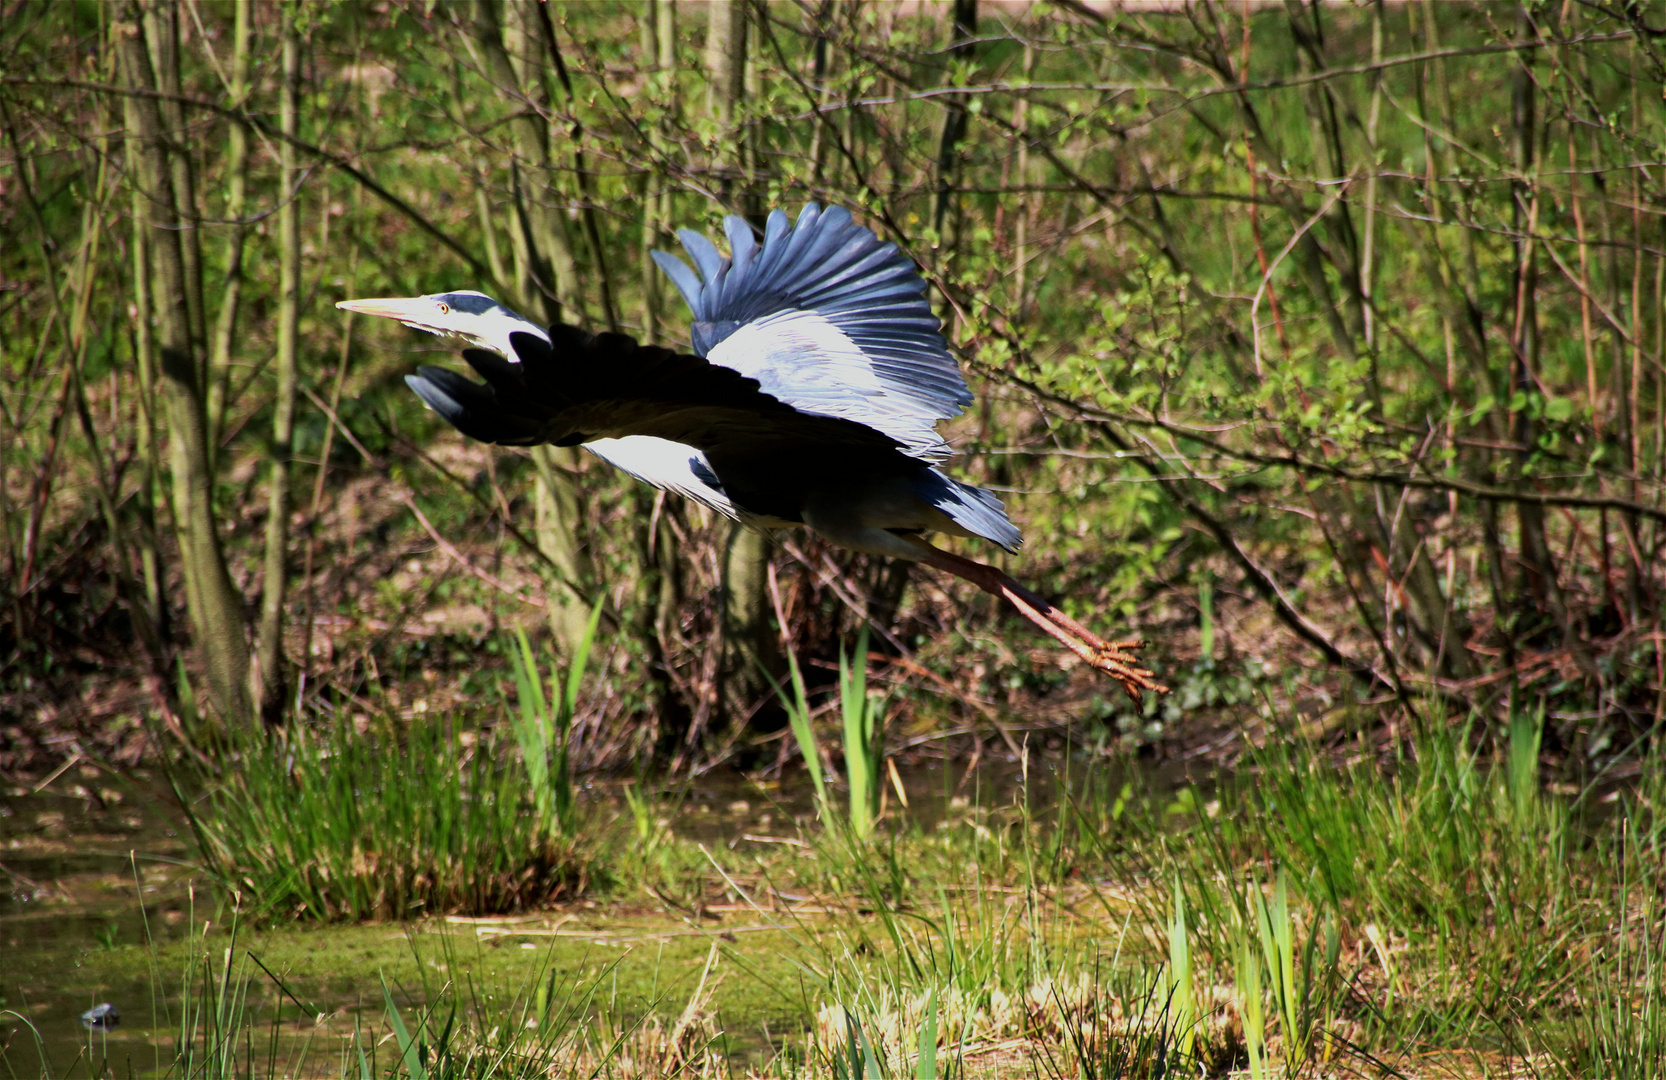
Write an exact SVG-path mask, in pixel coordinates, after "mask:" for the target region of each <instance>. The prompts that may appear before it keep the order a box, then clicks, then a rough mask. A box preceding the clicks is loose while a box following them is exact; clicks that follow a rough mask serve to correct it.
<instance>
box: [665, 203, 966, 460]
mask: <svg viewBox="0 0 1666 1080" xmlns="http://www.w3.org/2000/svg"><path fill="white" fill-rule="evenodd" d="M725 232H726V233H727V234H728V239H729V246H730V251H731V255H730V257H729V258H727V259H725V258H724V257H723V256H722V255H721V254H719V252H718V251H717V249H716V247H715V246H713V244H712V243H711V241H709V240H707V239H706V238H705V237H704V236H701V235H700V234H699V233H696V232H693V231H692V230H688V229H683V230H679V232H678V234H677V235H678V237H679V238H680V239H681V240H682V242H683V247H684V249H685V250H686V251H687V252H688V255H689V257H690V258H691V259H692V260H693V262H694V266H695V269H694V270H691V269H689V267H688V266H687V265H686V264H684V263H683V262H682V261H681V260H680V259H677V258H676V257H674V256H671V255H667V254H665V253H664V252H655V253H654V260H655V261H656V262H657V263H659V265H660V266H661V268H663V269H664V270H665V272H666V273H667V274H668V275H669V276H670V278H671V280H672V282H673V283H674V284H675V285H676V286H677V289H678V291H679V292H681V293H682V294H683V298H684V299H685V300H687V301H688V304H689V307H690V309H691V310H692V311H693V314H694V325H693V333H692V337H693V342H694V348H695V351H696V352H698V353H700V354H701V355H702V356H706V357H708V358H709V359H710V360H712V361H713V362H714V363H717V364H721V365H723V366H725V367H732V368H734V369H735V370H738V371H740V372H741V373H742V374H744V375H746V376H748V377H749V378H754V379H757V380H758V382H759V384H760V386H761V388H762V389H763V391H764V392H765V393H767V394H770V395H772V396H774V397H776V398H777V399H779V400H781V401H783V402H785V403H787V404H789V405H791V406H793V407H794V408H796V409H799V410H801V411H804V412H811V413H816V414H819V415H826V416H836V417H840V418H843V419H848V420H855V421H857V422H859V423H863V424H866V425H868V426H870V427H872V428H874V429H876V430H878V431H880V432H883V433H884V434H886V435H889V436H891V437H892V438H894V439H896V440H897V441H898V442H899V443H901V444H902V445H903V446H904V447H905V448H906V449H907V451H908V452H909V453H910V454H912V455H914V456H916V457H919V458H922V459H925V460H935V459H938V458H941V457H944V456H946V455H947V454H948V452H949V449H948V446H947V445H946V444H945V443H944V442H943V440H942V438H941V437H940V436H939V435H938V434H937V431H936V424H937V421H939V420H946V419H949V418H950V417H953V416H957V415H959V413H960V412H961V410H962V409H964V408H965V407H966V406H967V405H968V404H970V403H971V400H972V395H971V392H970V391H969V390H968V389H967V387H966V380H965V379H964V378H962V376H961V374H960V368H959V366H958V365H957V364H956V363H955V361H954V358H953V357H952V356H950V355H949V351H948V346H947V343H946V342H945V341H944V340H943V333H942V328H941V325H940V324H939V322H938V320H937V316H936V315H935V314H933V313H932V310H931V305H930V303H929V302H928V301H927V300H926V297H925V289H926V285H925V281H924V280H923V279H922V278H921V277H920V274H919V272H918V270H916V269H915V267H914V264H913V263H912V262H910V261H909V260H908V258H907V257H906V256H904V255H903V254H902V253H901V252H900V251H898V250H897V247H896V245H895V244H891V243H888V242H885V241H882V240H880V239H879V238H878V237H877V236H875V235H874V234H873V232H872V231H870V230H869V229H867V228H865V227H864V226H862V225H859V224H857V223H856V222H855V221H854V220H853V219H852V218H851V215H850V211H848V210H846V209H844V208H842V207H832V208H830V209H827V210H823V209H821V208H820V207H818V206H816V205H815V204H811V205H809V206H806V207H805V208H804V210H803V211H802V212H801V213H800V214H799V216H798V220H797V222H796V223H791V222H789V220H788V218H787V215H786V214H784V213H782V212H781V211H779V210H777V211H775V212H773V213H771V214H770V216H769V219H768V222H767V223H766V225H765V227H764V239H763V243H762V244H761V245H760V244H759V243H758V242H757V241H756V240H755V239H754V238H753V234H752V231H751V229H750V227H748V226H747V224H746V223H745V221H744V220H742V219H740V218H738V217H730V218H729V219H728V220H727V221H726V222H725ZM737 335H739V337H737Z"/></svg>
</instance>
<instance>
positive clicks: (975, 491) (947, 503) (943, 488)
mask: <svg viewBox="0 0 1666 1080" xmlns="http://www.w3.org/2000/svg"><path fill="white" fill-rule="evenodd" d="M928 477H929V479H928ZM915 491H916V492H917V493H918V494H919V496H920V497H921V498H922V499H925V500H926V501H927V502H929V503H930V504H931V505H932V506H935V507H936V508H937V509H939V510H941V511H942V512H943V513H945V514H947V515H948V516H949V519H950V520H952V521H953V522H954V523H955V524H956V525H959V526H960V527H961V528H963V529H965V530H966V531H967V532H968V533H970V534H971V535H973V536H981V537H983V538H984V539H985V540H993V541H994V542H995V543H997V544H1000V545H1001V546H1002V547H1004V548H1006V549H1007V550H1008V551H1011V552H1013V553H1016V552H1017V551H1018V547H1019V545H1020V544H1022V543H1023V542H1024V538H1023V536H1022V535H1020V533H1019V532H1018V526H1016V525H1014V524H1013V523H1012V520H1011V519H1010V518H1008V517H1007V510H1006V507H1005V506H1003V505H1001V500H1000V499H997V498H996V497H995V496H994V495H992V494H990V493H989V492H987V491H985V490H984V489H983V488H979V487H973V486H972V485H970V484H962V483H961V482H960V481H959V480H955V479H953V478H952V477H948V476H944V475H943V474H942V473H940V472H938V471H937V470H936V469H922V470H921V476H920V480H919V481H918V482H917V483H916V486H915Z"/></svg>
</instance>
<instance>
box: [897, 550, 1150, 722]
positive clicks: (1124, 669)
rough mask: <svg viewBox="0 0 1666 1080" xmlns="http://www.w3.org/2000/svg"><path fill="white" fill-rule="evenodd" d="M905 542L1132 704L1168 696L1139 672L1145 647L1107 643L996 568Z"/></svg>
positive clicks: (1140, 643) (1139, 643)
mask: <svg viewBox="0 0 1666 1080" xmlns="http://www.w3.org/2000/svg"><path fill="white" fill-rule="evenodd" d="M905 539H907V540H908V541H909V542H910V544H911V545H912V546H913V547H915V548H917V549H918V550H919V552H920V554H919V556H918V558H919V561H920V562H923V563H925V564H926V565H927V566H934V567H936V568H937V569H939V570H946V571H948V572H949V573H951V574H953V575H954V576H956V577H959V578H965V579H966V580H967V581H970V582H971V583H972V584H974V585H976V586H977V587H978V588H980V589H982V590H984V591H985V592H988V593H993V594H994V595H996V596H1000V597H1005V598H1006V600H1007V602H1008V603H1010V604H1011V605H1012V606H1013V607H1015V608H1017V609H1018V611H1019V613H1020V614H1022V615H1023V616H1024V617H1025V618H1026V619H1029V620H1030V621H1031V622H1033V623H1035V624H1036V625H1037V626H1039V627H1041V629H1043V630H1045V631H1047V633H1048V634H1049V635H1051V636H1052V637H1053V638H1054V639H1055V640H1057V641H1058V642H1059V643H1060V644H1061V645H1063V646H1064V647H1065V648H1067V649H1069V650H1070V651H1071V652H1073V653H1075V654H1076V655H1077V656H1079V657H1081V658H1082V659H1083V660H1085V661H1087V662H1088V663H1089V664H1090V665H1092V666H1093V667H1095V668H1098V669H1099V670H1100V671H1103V672H1104V673H1105V674H1107V675H1109V676H1110V677H1111V678H1113V679H1115V680H1116V681H1117V682H1119V683H1121V684H1122V688H1123V689H1124V690H1126V691H1128V696H1129V697H1131V698H1133V699H1134V700H1135V701H1139V700H1140V692H1141V691H1142V690H1150V691H1152V692H1153V693H1157V694H1166V693H1168V687H1166V686H1163V685H1162V684H1161V683H1158V682H1156V681H1155V678H1154V673H1153V672H1151V671H1149V670H1147V669H1146V668H1143V667H1140V666H1139V664H1140V660H1139V657H1137V656H1135V655H1134V652H1135V650H1137V649H1139V648H1140V647H1141V646H1143V645H1144V644H1145V643H1144V642H1143V641H1106V640H1105V639H1104V638H1102V637H1100V636H1099V635H1097V634H1095V633H1094V632H1093V631H1091V630H1089V629H1088V628H1087V627H1085V626H1083V625H1082V624H1081V623H1079V622H1077V621H1076V620H1075V619H1072V618H1071V617H1070V616H1068V615H1066V614H1065V613H1064V612H1062V611H1060V610H1059V609H1058V608H1056V607H1054V606H1053V605H1052V604H1049V603H1048V602H1047V601H1045V600H1043V599H1042V598H1041V597H1039V596H1037V595H1036V594H1035V593H1033V592H1031V591H1030V590H1028V589H1026V588H1024V586H1022V585H1020V584H1018V582H1016V581H1014V580H1013V579H1012V578H1011V577H1010V576H1008V575H1007V574H1005V573H1003V572H1001V571H1000V570H997V569H996V568H995V567H993V566H987V565H985V564H984V563H980V562H974V561H973V560H971V559H963V558H961V557H960V556H959V555H951V554H950V553H948V552H947V551H943V550H941V549H939V548H935V547H932V546H931V545H930V544H928V543H926V542H925V541H924V540H920V539H917V538H914V537H906V538H905Z"/></svg>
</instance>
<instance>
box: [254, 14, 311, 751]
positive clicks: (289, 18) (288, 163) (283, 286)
mask: <svg viewBox="0 0 1666 1080" xmlns="http://www.w3.org/2000/svg"><path fill="white" fill-rule="evenodd" d="M297 14H298V12H297V9H296V4H295V0H285V2H284V5H283V8H282V15H281V19H282V23H283V30H282V36H283V92H282V99H281V103H280V105H279V109H278V123H279V125H280V127H281V128H282V130H283V133H284V134H285V135H286V136H289V138H287V139H285V140H284V141H283V143H282V144H281V145H280V147H279V150H278V154H279V163H280V174H279V175H280V178H281V179H280V182H279V185H278V190H279V191H281V192H283V194H284V200H283V203H282V205H281V206H280V207H279V209H278V360H277V363H278V370H277V376H278V385H277V396H276V398H275V399H274V400H273V402H272V471H271V473H270V474H269V476H268V478H267V497H266V508H267V509H266V567H265V576H264V578H263V579H262V593H261V602H260V635H259V638H258V639H257V641H258V648H257V650H256V653H255V656H256V661H257V662H256V664H255V669H254V675H255V681H254V693H255V701H256V703H257V704H258V705H259V707H260V714H261V715H262V716H263V717H265V718H266V719H267V720H269V721H272V720H276V719H278V717H279V715H280V713H281V711H282V708H283V696H284V687H285V685H286V678H285V663H286V661H285V658H284V652H283V623H284V619H283V615H284V601H285V599H286V598H287V596H288V584H289V574H288V571H287V564H288V559H287V556H288V553H289V508H290V497H289V494H290V493H289V471H290V464H291V462H290V458H291V457H292V456H293V454H294V450H295V372H296V355H295V353H296V346H297V339H298V336H299V330H300V322H301V226H300V215H299V210H298V208H297V206H296V203H297V202H298V201H299V200H300V192H298V191H297V190H296V184H297V183H298V181H299V178H300V169H299V167H298V165H297V162H296V160H295V157H296V152H295V144H294V142H293V139H294V137H295V136H296V134H297V131H296V126H297V118H298V114H299V112H300V96H301V90H300V87H301V40H300V33H299V31H298V30H297V28H296V22H295V20H296V15H297ZM326 220H328V219H327V218H326Z"/></svg>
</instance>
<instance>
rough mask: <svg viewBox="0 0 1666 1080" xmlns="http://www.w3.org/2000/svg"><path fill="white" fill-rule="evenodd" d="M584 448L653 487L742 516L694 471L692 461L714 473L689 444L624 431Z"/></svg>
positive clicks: (731, 516)
mask: <svg viewBox="0 0 1666 1080" xmlns="http://www.w3.org/2000/svg"><path fill="white" fill-rule="evenodd" d="M584 448H585V449H586V450H588V451H590V452H591V453H592V454H595V455H596V456H597V457H599V458H601V459H602V460H603V461H605V462H607V463H608V464H609V465H612V466H613V467H614V468H617V469H621V470H623V471H624V472H627V473H629V474H630V475H632V476H634V477H636V478H637V479H638V480H641V481H644V482H646V483H649V484H652V485H653V486H654V487H657V488H663V489H664V490H666V491H672V492H676V493H677V494H678V495H683V496H686V497H687V498H690V499H693V500H694V501H695V502H697V503H702V504H704V505H706V506H709V507H711V508H712V509H713V510H716V511H717V512H718V513H720V514H722V515H723V516H724V517H727V518H736V519H738V518H740V517H741V516H742V515H741V512H740V511H739V510H737V509H736V508H735V504H734V503H732V502H730V501H729V497H728V496H727V495H725V494H724V493H723V491H722V489H720V488H717V487H713V486H712V484H711V483H709V482H708V481H706V480H704V479H702V478H701V476H700V474H699V473H697V472H695V463H696V462H699V463H700V464H701V465H702V466H704V467H705V471H706V475H707V476H711V475H714V474H713V473H712V470H711V467H710V466H709V465H707V464H706V455H704V454H702V453H701V452H700V451H698V450H696V449H695V448H694V447H692V446H684V445H683V444H682V443H679V442H672V441H671V440H670V439H661V438H657V437H655V436H653V435H627V436H625V437H624V438H622V439H597V440H596V441H594V442H587V443H585V444H584Z"/></svg>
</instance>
